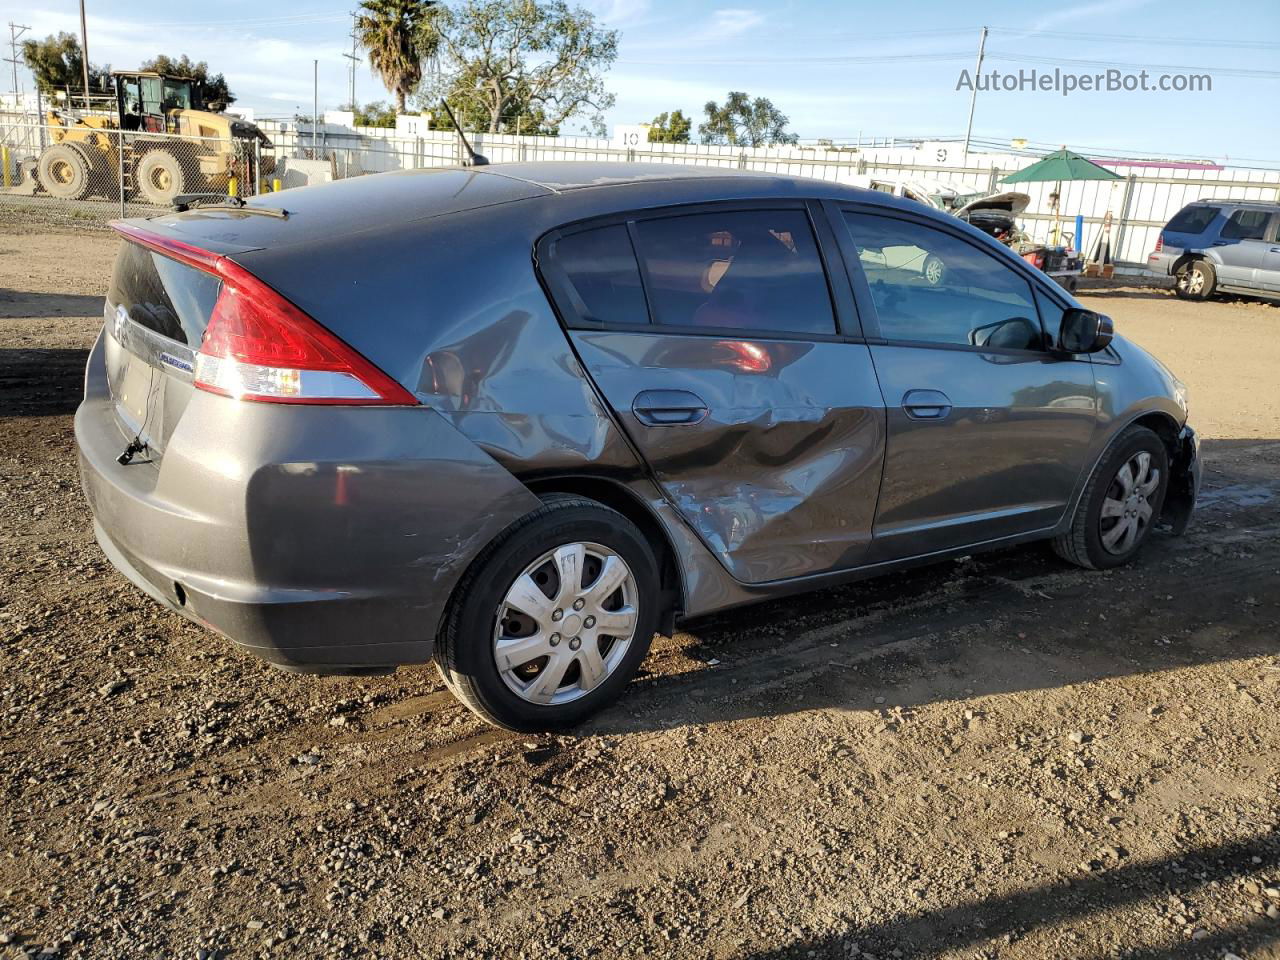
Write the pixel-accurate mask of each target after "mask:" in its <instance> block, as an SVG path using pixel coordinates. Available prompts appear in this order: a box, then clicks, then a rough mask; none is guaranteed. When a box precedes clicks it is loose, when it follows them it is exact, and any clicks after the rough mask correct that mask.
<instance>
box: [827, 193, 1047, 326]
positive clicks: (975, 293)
mask: <svg viewBox="0 0 1280 960" xmlns="http://www.w3.org/2000/svg"><path fill="white" fill-rule="evenodd" d="M845 221H846V223H847V224H848V226H849V233H850V235H851V237H852V238H853V243H854V246H855V247H856V248H857V251H858V259H859V261H860V262H861V265H862V271H863V273H864V274H865V275H866V278H867V283H868V284H869V285H870V287H871V299H872V301H873V302H874V303H875V305H876V314H877V316H878V317H879V318H880V332H881V334H882V335H883V336H884V337H886V338H887V339H890V340H907V341H918V342H924V343H950V344H962V345H967V346H975V347H1001V348H1005V349H1013V350H1040V349H1043V348H1044V344H1045V340H1044V334H1043V332H1042V330H1041V326H1040V315H1039V312H1038V311H1037V310H1036V304H1035V300H1034V299H1033V295H1032V292H1031V284H1029V283H1028V282H1027V281H1026V280H1025V279H1023V278H1022V277H1021V276H1019V275H1018V274H1017V273H1016V272H1015V271H1014V269H1013V268H1012V267H1010V266H1009V265H1007V264H1004V263H1001V262H1000V261H999V260H997V259H996V258H995V257H993V256H991V255H989V254H987V253H984V252H983V251H981V250H979V249H978V248H977V247H976V246H974V245H973V244H971V243H969V242H967V241H965V240H961V239H960V238H959V237H956V236H953V235H951V234H949V233H946V232H944V231H942V230H936V229H934V228H933V227H927V226H925V225H924V224H920V223H915V222H912V221H908V220H899V219H897V218H894V217H881V216H876V215H874V214H859V213H846V214H845Z"/></svg>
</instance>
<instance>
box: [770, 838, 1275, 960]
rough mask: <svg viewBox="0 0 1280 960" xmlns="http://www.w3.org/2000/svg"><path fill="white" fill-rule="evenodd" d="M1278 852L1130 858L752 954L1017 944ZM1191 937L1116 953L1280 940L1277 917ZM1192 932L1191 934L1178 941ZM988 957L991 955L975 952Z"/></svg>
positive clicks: (1236, 848)
mask: <svg viewBox="0 0 1280 960" xmlns="http://www.w3.org/2000/svg"><path fill="white" fill-rule="evenodd" d="M1277 855H1280V836H1278V835H1277V834H1275V833H1260V834H1257V835H1255V836H1251V837H1249V838H1247V839H1245V840H1240V841H1238V842H1235V843H1230V844H1223V845H1219V846H1213V847H1208V848H1204V849H1201V850H1195V851H1187V852H1185V853H1183V854H1182V855H1180V856H1177V857H1167V858H1163V859H1159V860H1154V861H1148V862H1144V863H1131V864H1125V865H1123V866H1118V867H1113V868H1110V869H1107V870H1105V871H1103V872H1095V873H1090V874H1084V875H1082V876H1081V877H1080V878H1079V879H1075V880H1071V881H1069V882H1064V883H1057V884H1050V885H1046V886H1043V887H1037V888H1035V889H1032V890H1025V891H1021V892H1018V893H1014V894H1009V895H1006V896H1001V897H993V898H990V899H987V900H980V901H978V902H976V903H971V904H963V905H957V906H951V907H946V908H943V909H939V910H933V911H930V910H927V909H926V910H924V911H922V912H920V913H918V914H915V915H913V916H908V917H897V918H893V919H888V920H884V921H881V922H879V923H875V924H871V925H867V926H860V927H858V928H857V929H856V930H850V931H848V932H847V933H843V934H838V935H833V936H828V937H820V938H817V939H812V940H807V941H801V942H798V943H792V944H788V945H786V946H783V947H779V948H777V949H775V950H766V951H764V952H761V953H756V954H753V955H752V960H784V958H794V957H814V956H817V957H824V958H825V957H836V956H839V957H844V956H848V955H849V954H848V953H847V952H846V945H847V944H848V943H850V942H856V943H857V944H858V945H859V948H860V949H863V950H866V951H867V952H871V953H874V954H875V955H876V956H879V955H880V949H879V945H881V944H889V945H892V944H903V945H906V944H931V945H934V946H938V945H944V944H945V945H946V947H947V948H949V949H951V950H963V949H966V948H973V949H977V948H979V947H980V946H982V945H984V944H987V943H990V942H991V941H993V940H1004V939H1005V938H1009V939H1008V942H1013V941H1016V940H1018V939H1021V938H1023V937H1025V936H1026V935H1027V934H1028V933H1031V932H1033V931H1035V930H1036V929H1038V928H1044V927H1052V926H1055V925H1061V926H1074V927H1079V926H1080V925H1081V924H1086V923H1088V922H1089V915H1090V914H1092V913H1094V912H1095V911H1097V910H1099V909H1106V910H1114V909H1116V908H1118V907H1124V906H1128V905H1131V904H1135V903H1138V902H1140V901H1143V900H1146V899H1148V898H1154V897H1159V898H1162V899H1166V898H1168V897H1170V896H1173V897H1184V896H1190V895H1192V894H1194V893H1195V892H1196V891H1198V890H1199V889H1201V888H1203V887H1206V886H1209V885H1211V884H1224V885H1226V884H1230V883H1231V882H1232V881H1234V880H1236V879H1238V878H1239V877H1242V876H1244V875H1246V874H1249V873H1250V872H1251V871H1254V870H1257V869H1258V868H1257V866H1256V865H1255V864H1254V862H1253V859H1252V858H1254V857H1259V858H1261V859H1262V860H1264V861H1266V862H1272V861H1274V859H1275V858H1276V856H1277ZM1206 934H1207V935H1205V936H1202V937H1201V938H1200V939H1198V940H1193V939H1191V938H1190V936H1189V931H1188V934H1180V933H1179V932H1177V931H1176V929H1175V928H1174V927H1170V928H1169V941H1171V942H1164V943H1160V944H1154V945H1146V946H1141V947H1139V948H1137V949H1133V950H1126V951H1124V952H1123V953H1117V954H1115V955H1116V956H1123V957H1124V958H1125V960H1192V958H1202V957H1221V956H1223V954H1224V952H1226V951H1244V950H1245V947H1244V944H1259V945H1267V944H1271V945H1275V944H1280V934H1277V933H1276V923H1275V921H1273V920H1268V919H1267V918H1265V917H1256V918H1254V920H1252V921H1249V920H1246V921H1243V922H1241V923H1238V924H1236V925H1234V926H1232V927H1228V928H1226V929H1223V930H1217V931H1213V932H1208V931H1206ZM1182 936H1186V939H1179V938H1180V937H1182ZM974 955H975V956H980V955H981V956H985V954H974Z"/></svg>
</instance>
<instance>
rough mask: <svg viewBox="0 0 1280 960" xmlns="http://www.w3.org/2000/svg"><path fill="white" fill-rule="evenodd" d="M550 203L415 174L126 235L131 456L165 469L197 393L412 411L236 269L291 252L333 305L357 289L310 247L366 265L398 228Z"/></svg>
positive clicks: (113, 319) (115, 358) (517, 189)
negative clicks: (140, 453) (500, 207)
mask: <svg viewBox="0 0 1280 960" xmlns="http://www.w3.org/2000/svg"><path fill="white" fill-rule="evenodd" d="M546 192H547V191H546V190H545V189H544V188H541V187H538V186H534V185H531V184H528V183H524V182H522V181H518V180H514V179H511V178H508V177H504V176H501V175H487V174H477V173H476V172H474V171H464V170H450V169H442V170H433V171H426V170H424V171H406V172H402V173H394V174H383V175H380V176H370V177H361V178H356V179H352V180H345V181H341V182H339V183H333V184H326V185H323V186H317V187H308V188H301V189H298V190H291V191H289V192H288V193H282V194H280V195H279V196H278V197H274V196H273V197H263V198H259V199H257V200H252V201H250V203H249V205H248V206H247V207H246V208H244V209H234V208H230V207H218V206H215V207H205V208H196V209H192V210H190V211H187V212H184V213H177V214H171V215H168V216H163V217H157V218H155V219H152V220H126V221H118V222H116V223H115V224H113V226H114V227H115V228H116V230H117V231H119V232H120V233H121V234H122V235H123V236H124V239H125V242H124V243H123V244H122V245H121V249H120V252H119V254H118V255H117V259H116V264H115V269H114V273H113V275H112V279H111V285H110V288H109V290H108V293H107V302H106V309H105V313H106V318H105V319H106V327H105V333H106V336H105V343H104V347H105V349H104V353H105V360H106V367H107V379H108V383H109V388H110V394H111V400H112V403H113V406H114V415H115V420H116V423H117V426H118V428H119V430H120V432H121V435H122V437H123V438H124V439H123V441H122V444H121V449H123V448H124V445H125V444H126V443H128V442H130V441H133V440H135V439H136V440H137V442H138V443H140V444H145V445H146V447H147V458H148V459H150V460H152V461H153V462H158V461H159V460H160V458H161V457H162V456H163V453H164V449H165V446H166V445H167V443H168V441H169V438H170V437H171V435H172V434H173V431H174V429H175V428H176V427H177V425H178V423H179V421H180V420H181V418H182V414H183V411H184V410H185V409H186V406H187V403H188V401H189V400H190V398H191V396H192V392H193V391H194V390H196V389H201V388H202V389H206V390H210V391H211V392H214V393H222V394H229V395H232V396H237V397H240V398H241V399H248V400H267V401H273V402H285V403H306V402H312V403H345V404H370V403H385V402H391V401H392V399H394V401H395V402H400V403H403V402H413V401H412V398H411V397H410V396H409V395H407V394H406V392H405V391H404V389H403V388H402V387H398V386H396V385H393V384H390V383H388V382H387V378H386V376H385V374H382V373H381V372H380V371H379V370H378V369H376V368H375V367H373V365H372V364H370V363H369V362H368V361H367V360H365V359H364V357H363V356H361V355H359V354H358V353H357V352H356V351H354V350H353V349H352V348H351V347H350V346H348V345H347V344H346V343H344V342H342V341H341V340H339V339H338V338H337V337H335V336H334V335H333V334H332V333H331V332H330V331H329V330H327V329H326V328H324V327H322V326H321V325H320V324H319V323H317V322H316V320H315V319H313V318H312V317H311V316H309V315H307V314H305V313H303V312H302V311H301V310H299V309H298V307H297V306H295V305H294V303H292V302H290V301H289V300H287V299H286V298H284V297H282V296H281V295H280V294H279V293H277V292H276V291H275V290H273V289H271V288H270V287H269V286H267V285H266V284H265V283H263V282H262V281H261V280H259V279H258V278H257V277H256V276H255V271H256V269H257V267H256V265H255V266H251V267H250V268H249V269H246V268H245V267H244V266H242V265H241V263H240V262H239V261H241V260H242V258H244V256H245V255H252V254H255V253H257V254H263V253H271V254H279V253H280V252H281V251H282V250H286V249H288V250H289V251H290V252H289V253H288V254H286V256H287V258H288V259H289V260H290V261H297V263H298V264H300V265H301V269H302V271H303V273H305V274H306V276H307V278H308V283H307V288H308V291H309V292H310V293H312V294H318V295H319V296H320V298H321V299H323V297H324V293H323V292H324V291H326V290H329V289H331V288H332V287H333V286H335V285H336V286H339V287H341V286H343V285H344V284H345V285H347V286H350V283H351V279H350V278H347V277H344V276H342V275H340V272H337V273H336V272H335V271H334V270H333V269H331V268H326V266H327V265H325V264H322V263H317V262H315V261H313V260H311V259H310V258H309V256H308V254H307V252H306V248H308V247H313V246H315V245H316V244H317V243H330V242H332V241H334V240H335V239H341V240H342V241H343V242H344V243H345V245H346V247H347V249H348V250H349V251H358V250H361V249H364V248H367V247H368V245H369V237H370V236H371V235H372V234H373V233H374V232H375V231H379V230H382V229H384V228H386V227H388V226H389V225H394V224H397V223H400V224H403V223H405V222H406V221H413V220H420V219H425V218H430V217H438V216H442V215H445V214H449V213H455V212H459V211H462V210H468V209H473V208H475V207H481V206H488V205H492V204H498V203H505V202H509V201H512V200H519V199H524V198H527V197H532V196H538V195H541V194H544V193H546ZM245 262H246V263H248V262H249V261H247V260H246V261H245ZM224 294H226V295H225V296H224ZM220 298H221V299H220ZM215 312H217V313H218V315H219V317H220V318H221V321H222V322H221V323H219V324H215V325H214V326H216V327H218V329H219V330H220V331H221V333H220V334H219V335H218V336H216V337H215V336H214V332H213V331H212V330H211V329H210V319H211V318H212V317H213V316H214V314H215ZM211 339H216V340H217V341H218V342H217V343H216V344H214V343H211V342H209V341H210V340H211ZM202 346H204V347H205V349H204V353H205V354H206V356H204V357H203V358H202V357H201V348H202ZM246 351H247V352H246ZM211 360H212V361H218V362H216V363H213V362H211ZM202 369H203V370H204V372H205V377H204V380H203V381H202V382H201V384H200V385H199V386H198V385H197V381H198V380H200V377H201V370H202Z"/></svg>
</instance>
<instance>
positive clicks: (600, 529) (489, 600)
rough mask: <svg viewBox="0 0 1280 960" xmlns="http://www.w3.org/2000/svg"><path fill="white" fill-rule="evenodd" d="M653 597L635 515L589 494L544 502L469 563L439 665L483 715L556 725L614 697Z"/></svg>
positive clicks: (651, 621) (639, 651)
mask: <svg viewBox="0 0 1280 960" xmlns="http://www.w3.org/2000/svg"><path fill="white" fill-rule="evenodd" d="M658 596H659V591H658V573H657V563H656V561H655V560H654V556H653V551H652V549H651V548H650V547H649V544H648V542H647V541H646V540H645V537H644V535H643V534H642V533H641V532H640V531H639V530H637V529H636V527H635V525H634V524H632V523H631V522H630V521H629V520H627V518H626V517H624V516H622V514H620V513H618V512H617V511H615V510H611V509H609V508H608V507H605V506H603V505H602V504H599V503H596V502H595V501H593V500H587V499H584V498H580V497H557V498H554V499H550V500H549V501H548V502H547V503H545V504H544V505H543V506H542V507H540V508H539V509H537V510H535V511H533V512H532V513H530V514H529V515H528V516H526V517H523V518H522V519H520V520H519V521H517V522H516V523H514V524H513V525H512V526H511V527H510V528H508V529H507V531H505V532H504V533H503V534H502V535H501V536H500V537H499V538H498V540H497V541H495V542H494V543H493V544H491V545H490V546H489V547H488V548H486V550H485V551H484V552H483V553H482V554H481V556H480V557H479V558H477V560H476V562H475V563H474V564H472V566H471V568H470V569H469V570H468V571H467V574H466V575H465V576H464V577H463V580H462V582H461V583H459V585H458V588H457V592H456V594H455V600H454V601H453V603H451V605H450V609H449V611H448V613H447V614H446V620H445V627H444V630H443V631H442V632H441V635H440V638H439V641H438V644H437V648H436V662H437V664H438V666H439V667H440V672H441V675H442V676H443V677H444V680H445V683H446V684H447V685H448V686H449V689H450V690H452V691H453V693H454V694H455V695H456V696H457V697H458V699H459V700H461V701H462V702H463V703H464V704H466V705H467V706H468V707H470V708H471V709H472V710H473V711H474V712H475V713H477V714H479V715H480V716H481V717H482V718H483V719H485V720H487V721H489V722H490V723H493V724H496V725H497V726H500V727H506V728H508V729H511V730H526V731H537V730H554V729H563V728H565V727H569V726H572V725H574V724H576V723H579V722H581V721H582V720H584V719H586V718H587V717H588V716H590V715H591V714H593V713H596V712H597V711H599V710H601V709H603V708H605V707H607V706H609V705H610V704H612V703H614V702H615V701H616V700H617V699H618V697H619V696H620V694H621V693H622V690H623V688H624V687H625V686H626V684H627V682H628V681H629V680H630V679H631V677H632V676H633V675H634V674H635V671H636V669H637V668H638V667H639V665H640V663H641V661H643V660H644V657H645V654H646V653H647V652H648V649H649V644H650V642H651V641H652V639H653V634H654V631H655V629H656V625H657V622H658V609H657V604H658Z"/></svg>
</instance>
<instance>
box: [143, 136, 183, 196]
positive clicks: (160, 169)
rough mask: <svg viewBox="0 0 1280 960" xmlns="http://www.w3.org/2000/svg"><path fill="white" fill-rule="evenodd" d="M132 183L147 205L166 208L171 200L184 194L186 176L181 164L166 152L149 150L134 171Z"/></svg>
mask: <svg viewBox="0 0 1280 960" xmlns="http://www.w3.org/2000/svg"><path fill="white" fill-rule="evenodd" d="M133 182H134V183H135V184H136V185H137V187H138V192H139V193H141V194H142V196H143V198H144V199H145V200H146V201H147V202H148V203H154V204H155V205H156V206H160V207H167V206H168V205H169V204H171V203H172V202H173V198H174V197H176V196H179V195H180V194H183V193H186V190H187V175H186V171H185V170H183V168H182V163H181V162H180V161H179V160H178V158H177V157H175V156H174V155H173V154H172V153H170V152H169V151H168V150H162V149H154V148H153V149H151V150H148V151H147V152H146V153H144V154H143V155H142V158H141V159H140V160H139V161H138V165H137V167H136V168H135V169H134V175H133Z"/></svg>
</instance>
